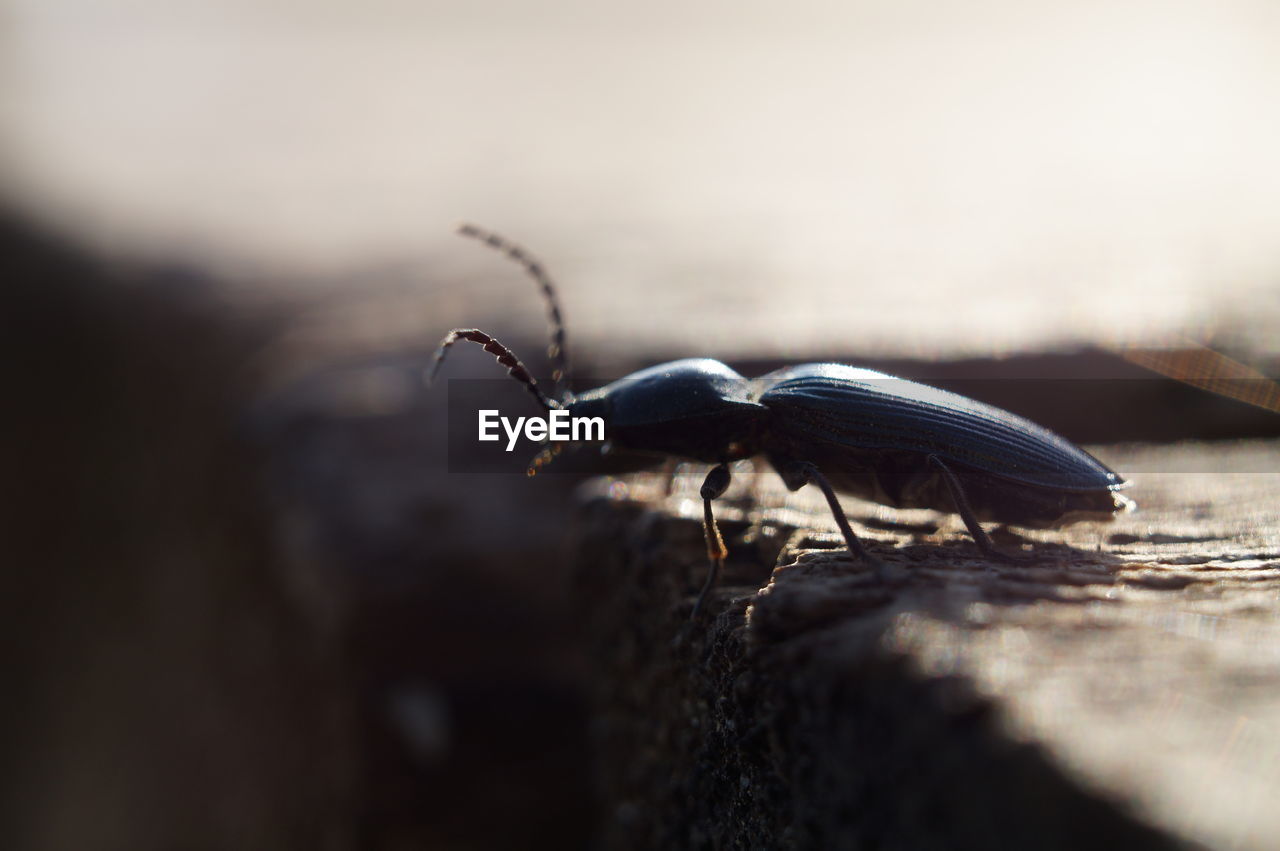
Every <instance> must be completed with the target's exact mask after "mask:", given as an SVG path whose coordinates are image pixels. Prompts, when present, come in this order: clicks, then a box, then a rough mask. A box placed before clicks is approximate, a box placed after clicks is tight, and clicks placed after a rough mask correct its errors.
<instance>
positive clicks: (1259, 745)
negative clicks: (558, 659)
mask: <svg viewBox="0 0 1280 851" xmlns="http://www.w3.org/2000/svg"><path fill="white" fill-rule="evenodd" d="M1278 448H1280V446H1278V445H1277V444H1276V443H1273V442H1264V441H1260V442H1244V443H1239V444H1233V445H1213V444H1184V445H1179V446H1172V447H1165V448H1157V447H1134V448H1130V449H1126V450H1111V451H1109V452H1107V453H1106V460H1107V461H1108V462H1109V463H1110V464H1111V465H1112V466H1115V467H1116V468H1117V469H1120V470H1122V471H1125V472H1126V473H1127V474H1129V475H1131V476H1132V478H1134V479H1135V481H1136V485H1135V487H1134V488H1133V490H1132V491H1131V495H1132V496H1133V497H1134V498H1135V499H1136V500H1137V501H1138V502H1139V505H1140V509H1139V511H1138V512H1136V513H1134V514H1130V515H1124V516H1122V517H1120V518H1119V519H1118V520H1117V521H1116V522H1115V523H1114V524H1112V525H1110V526H1101V525H1097V524H1088V525H1080V526H1076V527H1071V528H1069V529H1065V530H1058V531H1047V532H1036V533H1021V532H1018V533H1017V534H1015V533H1013V532H1008V533H1000V534H997V536H996V538H997V542H998V543H999V544H1000V545H1001V546H1004V547H1005V548H1013V547H1015V546H1019V545H1021V544H1024V543H1025V544H1026V545H1028V546H1033V547H1034V550H1035V552H1036V553H1037V554H1038V556H1039V557H1040V558H1039V560H1038V562H1037V563H1036V564H1034V565H1031V566H1013V565H1004V564H996V563H992V562H989V561H987V560H984V559H983V558H981V557H980V556H979V554H978V553H977V551H976V549H975V548H974V547H973V545H972V544H971V543H970V542H968V540H967V536H966V534H965V532H964V530H963V527H962V526H961V525H960V524H959V522H958V520H955V519H954V518H951V519H946V518H942V517H941V516H940V515H937V514H933V513H931V512H895V511H892V510H890V509H885V508H882V507H879V506H874V505H871V504H868V503H862V502H858V501H855V500H847V502H846V504H847V506H848V508H849V509H850V514H851V517H852V518H853V519H854V521H855V528H856V530H857V531H858V533H859V534H860V535H861V536H863V537H864V539H866V540H868V541H869V542H870V543H871V547H872V548H873V550H874V552H875V553H876V554H877V555H878V556H880V557H881V558H882V559H883V560H884V561H885V562H887V563H889V564H890V565H891V566H892V567H893V572H894V578H893V580H892V581H891V582H890V583H888V584H887V585H886V584H879V583H877V582H875V581H874V580H873V579H872V577H871V575H870V574H869V572H868V571H867V570H865V569H863V568H861V567H860V566H858V565H855V564H853V563H851V562H850V561H849V560H848V559H847V557H846V556H845V555H844V554H843V552H842V551H841V550H839V549H832V548H831V547H834V546H835V545H836V544H837V538H836V537H835V535H834V525H833V524H832V523H831V521H830V518H829V516H827V515H826V514H825V508H824V507H823V506H822V505H821V503H820V497H818V496H817V495H815V494H806V493H805V492H804V491H802V492H801V493H799V494H794V495H792V494H787V493H785V492H784V491H782V490H781V488H780V486H779V485H778V484H777V483H776V480H775V477H774V476H772V474H766V475H763V476H761V477H759V480H758V482H757V483H756V484H755V485H752V484H751V483H750V482H748V481H744V480H745V479H749V478H750V477H749V476H742V475H739V476H738V479H739V483H740V484H739V489H738V490H737V491H736V492H731V493H730V494H729V495H728V498H727V499H726V500H725V502H726V506H725V507H724V508H723V509H722V510H721V512H720V514H721V515H722V516H723V517H724V518H725V522H724V524H723V526H724V529H725V532H726V535H727V537H728V538H729V539H730V547H731V550H732V552H731V557H730V563H729V565H728V570H727V571H726V572H727V577H726V582H725V583H724V584H723V586H722V587H721V588H720V590H719V591H718V592H717V594H716V595H715V597H714V599H713V600H712V601H711V605H710V607H709V612H708V613H707V614H706V615H704V617H703V619H701V620H699V621H698V622H696V623H695V622H690V621H689V620H688V612H689V608H690V605H691V602H692V595H693V593H694V592H695V591H696V588H697V586H698V584H699V582H700V580H701V578H702V576H703V571H704V570H705V555H704V547H703V543H702V540H701V528H700V516H701V504H700V502H699V501H698V499H697V485H698V484H699V483H700V473H699V472H695V471H690V473H689V475H678V476H677V478H676V481H675V483H674V489H673V493H672V495H671V496H669V497H668V496H665V495H664V493H663V485H664V483H663V481H662V479H661V478H660V477H652V476H650V477H633V478H630V479H626V480H622V481H616V482H604V481H600V482H597V483H595V484H593V485H591V486H589V487H588V488H587V489H586V491H585V501H584V503H583V507H582V510H581V512H580V521H581V522H580V527H579V528H580V534H579V544H578V552H579V557H580V562H581V563H580V576H581V582H580V584H581V588H582V591H583V597H582V599H583V602H584V612H585V619H586V622H587V623H588V630H589V632H590V643H591V646H592V647H593V648H595V652H596V653H597V669H596V672H595V676H596V690H597V694H596V696H597V700H598V702H599V706H600V713H601V714H600V722H599V728H598V729H599V733H598V735H599V738H600V745H601V753H602V774H603V777H604V788H605V795H606V799H607V803H608V805H609V807H610V809H609V810H608V812H610V813H611V819H610V820H609V821H608V823H607V824H606V827H605V831H604V835H605V844H606V845H607V847H614V848H628V847H658V846H664V845H665V846H682V847H700V846H706V845H714V846H716V847H747V846H755V847H819V846H821V847H864V846H865V847H912V848H917V847H947V848H961V847H970V848H991V847H1039V848H1077V847H1090V846H1093V847H1098V843H1101V842H1104V841H1105V842H1107V843H1109V844H1112V846H1113V847H1118V846H1117V845H1116V843H1120V842H1123V843H1124V847H1129V848H1140V847H1141V848H1146V847H1151V848H1163V847H1182V846H1184V845H1198V844H1204V845H1208V846H1211V847H1220V848H1240V849H1255V848H1256V849H1261V848H1269V847H1273V846H1274V842H1275V837H1276V836H1280V808H1276V807H1274V806H1273V803H1274V802H1275V801H1276V800H1277V799H1280V785H1278V781H1280V521H1278V519H1277V509H1276V506H1277V505H1278V504H1280V500H1278V499H1277V498H1278V497H1280V475H1277V469H1278V467H1280V465H1278V460H1280V452H1277V449H1278ZM806 490H807V489H806ZM939 522H941V525H940V527H939V525H938V524H939ZM796 530H801V532H802V535H803V534H807V536H808V538H809V540H807V541H802V542H801V544H802V545H801V546H800V547H799V548H798V549H795V550H794V551H791V550H788V549H787V548H786V547H784V542H785V541H786V540H787V539H788V538H791V537H793V534H794V532H795V531H796ZM805 530H813V531H812V532H811V533H806V532H805ZM818 545H822V547H825V548H820V547H819V546H818ZM779 554H781V556H780V557H779ZM775 558H776V559H777V561H778V566H777V567H776V568H774V569H772V571H771V570H770V567H771V565H772V560H773V559H775Z"/></svg>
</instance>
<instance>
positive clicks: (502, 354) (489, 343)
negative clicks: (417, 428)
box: [427, 328, 563, 411]
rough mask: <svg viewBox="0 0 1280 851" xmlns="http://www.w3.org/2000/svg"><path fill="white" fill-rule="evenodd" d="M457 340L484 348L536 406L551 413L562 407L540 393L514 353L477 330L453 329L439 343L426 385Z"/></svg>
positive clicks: (539, 389) (438, 369) (535, 382)
mask: <svg viewBox="0 0 1280 851" xmlns="http://www.w3.org/2000/svg"><path fill="white" fill-rule="evenodd" d="M459 340H467V341H469V342H472V343H476V344H477V345H481V346H484V350H485V351H486V352H488V353H489V354H491V355H493V356H494V357H496V358H497V359H498V363H500V364H502V365H503V366H505V367H506V368H507V374H508V375H510V376H511V377H512V378H514V379H515V380H516V381H519V382H520V383H521V384H523V385H524V386H525V389H527V390H528V391H529V392H530V393H532V394H533V398H535V399H537V400H538V404H539V405H541V406H542V407H543V408H545V409H546V410H548V411H551V410H555V409H558V408H561V407H563V406H562V405H561V404H560V403H559V402H558V401H556V400H555V399H551V398H548V397H547V394H546V393H543V392H542V388H541V387H539V386H538V382H537V381H535V380H534V378H533V376H532V375H530V374H529V370H527V369H525V366H524V364H522V363H521V362H520V359H519V358H517V357H516V356H515V353H514V352H512V351H511V350H510V349H508V348H507V347H506V346H504V345H502V344H501V343H499V342H498V341H497V340H495V339H494V338H493V337H490V336H489V335H488V334H486V333H485V332H483V331H481V330H480V329H478V328H454V329H453V330H452V331H450V332H449V333H448V334H447V335H446V336H445V338H444V339H443V340H441V341H440V348H438V349H436V356H435V359H434V360H433V361H432V362H431V371H430V372H429V373H427V383H428V384H430V383H431V382H432V381H435V378H436V373H437V372H439V371H440V364H442V363H444V356H445V353H446V352H447V351H449V347H450V346H452V345H453V344H454V343H456V342H458V341H459Z"/></svg>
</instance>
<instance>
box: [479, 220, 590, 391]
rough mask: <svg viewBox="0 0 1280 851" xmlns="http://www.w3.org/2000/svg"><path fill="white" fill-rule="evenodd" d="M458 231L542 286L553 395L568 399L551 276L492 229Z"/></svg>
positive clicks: (559, 319) (562, 342)
mask: <svg viewBox="0 0 1280 851" xmlns="http://www.w3.org/2000/svg"><path fill="white" fill-rule="evenodd" d="M458 233H459V234H461V235H462V236H468V237H471V238H472V239H478V240H480V241H481V242H483V243H484V244H485V245H487V246H489V247H490V248H492V249H494V250H495V251H500V252H502V253H503V254H505V255H507V257H509V258H510V259H512V260H514V261H515V262H517V263H519V264H520V265H521V266H522V267H523V268H524V271H525V273H526V274H528V276H529V277H530V278H533V280H534V281H536V282H537V284H538V286H539V287H541V288H542V294H543V295H544V296H545V297H546V299H547V308H548V310H547V312H548V314H549V315H550V317H551V344H550V345H548V346H547V357H549V358H551V367H552V370H553V371H552V373H551V377H552V378H553V379H554V380H555V382H556V386H555V396H556V398H557V399H559V400H561V401H567V400H568V399H569V382H570V380H571V376H572V374H571V372H570V370H569V350H568V349H567V348H566V347H565V333H564V317H563V316H562V315H561V313H560V301H559V299H557V298H556V290H555V285H554V283H553V282H552V280H551V276H550V275H548V274H547V271H546V270H545V269H544V268H542V264H541V263H539V262H538V260H537V258H535V257H534V256H533V255H532V254H530V253H529V252H528V251H526V250H525V249H523V248H521V247H520V246H519V245H516V244H515V243H514V242H510V241H508V240H507V239H505V238H504V237H501V236H499V235H498V234H496V233H494V232H492V231H487V230H485V229H484V228H480V227H476V226H475V225H471V224H464V225H462V226H460V227H459V228H458Z"/></svg>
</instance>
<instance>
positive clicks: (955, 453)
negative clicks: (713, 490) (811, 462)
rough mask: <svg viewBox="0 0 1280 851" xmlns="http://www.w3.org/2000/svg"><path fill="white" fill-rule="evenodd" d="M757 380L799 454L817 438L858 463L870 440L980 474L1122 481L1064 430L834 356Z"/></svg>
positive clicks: (773, 429)
mask: <svg viewBox="0 0 1280 851" xmlns="http://www.w3.org/2000/svg"><path fill="white" fill-rule="evenodd" d="M762 381H764V382H766V383H767V389H766V390H765V391H764V392H763V393H762V394H761V396H760V401H761V402H762V403H763V404H764V405H765V406H766V407H768V408H769V410H770V412H771V414H772V415H771V417H770V419H769V431H770V435H771V439H772V440H773V441H775V442H777V443H778V444H779V445H780V446H784V447H787V448H788V449H791V448H794V449H795V451H796V452H797V453H798V454H804V450H803V449H801V447H811V448H815V449H816V448H817V447H819V446H820V447H821V448H820V449H818V450H817V451H819V452H820V454H823V455H825V456H827V457H828V458H829V460H828V462H827V463H828V465H837V464H839V462H840V459H841V457H842V456H843V455H847V459H848V462H849V463H850V464H858V463H860V461H859V459H861V458H865V453H866V452H867V451H868V450H870V451H872V452H876V451H879V452H886V453H907V454H908V455H916V456H919V457H921V458H927V457H928V456H929V455H931V454H932V455H937V456H938V457H939V458H941V459H943V460H944V461H946V462H948V463H949V464H953V465H956V466H958V467H962V468H965V469H968V470H971V471H973V472H975V473H980V474H982V475H985V476H988V477H994V478H997V479H1004V480H1008V481H1011V482H1016V483H1020V484H1023V485H1031V486H1035V487H1039V488H1046V489H1050V490H1055V491H1077V492H1085V491H1107V490H1112V489H1115V488H1118V487H1120V486H1121V485H1123V483H1124V482H1123V480H1122V479H1121V478H1120V477H1119V476H1117V475H1116V474H1115V473H1114V472H1112V471H1111V470H1109V469H1107V468H1106V467H1105V466H1103V465H1102V464H1101V463H1100V462H1099V461H1098V460H1097V459H1095V458H1094V457H1093V456H1091V455H1089V454H1088V453H1087V452H1085V451H1084V450H1082V449H1080V448H1079V447H1078V446H1076V445H1075V444H1073V443H1071V442H1070V441H1068V440H1066V439H1065V438H1062V437H1059V436H1058V435H1056V434H1054V433H1053V432H1051V431H1049V430H1048V429H1045V428H1043V427H1041V426H1038V425H1036V424H1035V423H1033V422H1031V421H1030V420H1026V419H1023V418H1022V417H1019V416H1017V415H1015V414H1011V413H1009V412H1008V411H1003V410H1001V409H999V408H995V407H992V406H991V405H986V404H983V403H981V402H977V401H975V400H973V399H969V398H966V397H964V396H960V395H958V394H956V393H948V392H947V391H945V390H938V389H936V388H933V387H928V386H926V385H923V384H917V383H915V382H912V381H906V380H904V379H899V378H893V377H891V376H887V375H879V374H878V373H873V372H870V371H869V370H859V369H854V368H852V367H847V366H842V365H839V364H812V365H807V366H802V367H794V368H791V369H785V370H779V371H778V372H774V373H771V374H769V375H767V376H765V377H764V379H762ZM828 475H829V476H830V475H833V473H832V472H828Z"/></svg>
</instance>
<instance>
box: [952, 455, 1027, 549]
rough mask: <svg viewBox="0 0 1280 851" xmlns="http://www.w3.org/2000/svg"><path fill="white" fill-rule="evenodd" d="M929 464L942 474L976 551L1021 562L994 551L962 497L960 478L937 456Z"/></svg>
mask: <svg viewBox="0 0 1280 851" xmlns="http://www.w3.org/2000/svg"><path fill="white" fill-rule="evenodd" d="M929 463H930V464H931V465H932V466H934V467H936V468H937V469H938V472H940V473H942V480H943V481H944V482H946V484H947V491H948V492H949V493H950V494H951V501H952V502H953V503H954V504H955V507H956V511H957V512H958V513H959V514H960V519H961V520H963V521H964V525H965V528H966V529H968V530H969V534H970V535H972V536H973V542H974V543H975V544H977V545H978V549H979V550H981V551H982V554H983V555H985V556H986V557H987V558H992V559H996V560H997V561H1022V560H1023V559H1021V558H1019V557H1017V556H1012V555H1008V554H1007V553H1002V552H1000V551H999V550H998V549H996V545H995V544H994V543H992V541H991V536H990V535H988V534H987V531H986V530H985V529H983V528H982V524H981V523H979V522H978V518H977V516H976V515H975V514H974V513H973V507H972V506H970V505H969V499H968V497H966V496H965V495H964V486H963V485H961V484H960V477H959V476H957V475H956V474H955V473H954V472H952V470H951V468H950V467H948V466H947V465H946V464H945V463H943V461H942V459H941V458H939V457H938V456H937V455H930V456H929Z"/></svg>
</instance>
